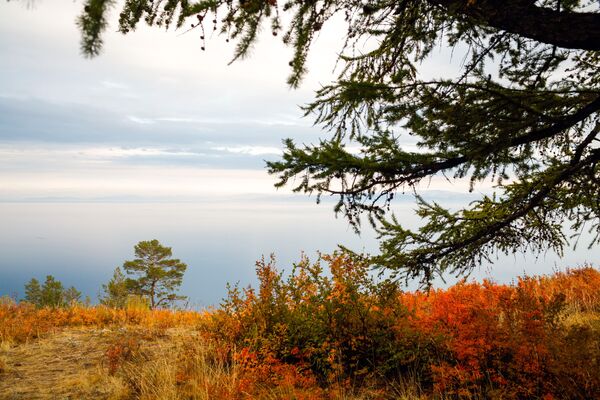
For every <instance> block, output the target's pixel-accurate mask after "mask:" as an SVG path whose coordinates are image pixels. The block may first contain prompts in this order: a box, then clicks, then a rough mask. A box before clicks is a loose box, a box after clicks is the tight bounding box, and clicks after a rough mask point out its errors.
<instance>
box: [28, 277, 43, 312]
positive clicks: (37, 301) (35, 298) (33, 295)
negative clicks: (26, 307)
mask: <svg viewBox="0 0 600 400" xmlns="http://www.w3.org/2000/svg"><path fill="white" fill-rule="evenodd" d="M25 301H27V302H29V303H31V304H34V305H35V306H36V307H41V306H42V287H41V286H40V282H39V281H38V280H37V279H35V278H31V280H30V281H29V282H28V283H27V284H25Z"/></svg>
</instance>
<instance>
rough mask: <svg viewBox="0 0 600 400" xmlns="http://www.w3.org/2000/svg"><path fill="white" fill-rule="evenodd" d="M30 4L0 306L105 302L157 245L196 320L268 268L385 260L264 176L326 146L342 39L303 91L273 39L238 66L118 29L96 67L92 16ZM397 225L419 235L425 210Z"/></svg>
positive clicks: (16, 62) (192, 45)
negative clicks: (319, 144) (57, 299)
mask: <svg viewBox="0 0 600 400" xmlns="http://www.w3.org/2000/svg"><path fill="white" fill-rule="evenodd" d="M28 4H31V2H26V1H21V2H19V1H11V2H0V60H1V61H0V220H1V221H3V229H2V231H1V232H0V246H1V250H2V251H1V253H0V294H12V293H17V294H19V293H21V291H22V285H23V283H24V282H25V281H26V280H28V279H29V278H31V277H33V276H35V277H37V278H38V279H43V277H44V275H46V274H49V273H52V274H54V275H56V276H57V277H58V278H59V279H61V280H63V281H64V282H65V283H66V284H68V285H71V284H72V285H75V286H77V287H79V288H81V289H83V291H84V293H86V294H88V295H90V296H91V297H92V298H95V295H96V292H97V288H98V287H99V286H100V284H101V283H102V282H103V281H105V280H106V279H108V277H109V276H110V275H111V273H112V270H113V269H114V267H116V266H117V265H120V264H122V262H123V261H124V260H125V259H127V258H132V256H133V250H132V249H133V245H134V244H135V243H136V242H137V241H139V240H148V239H153V238H157V239H159V240H161V241H162V242H163V243H164V244H166V245H169V246H172V247H173V251H174V255H175V256H176V257H179V258H181V259H182V260H183V261H186V262H187V263H188V264H189V270H188V273H187V275H186V279H185V283H184V287H183V291H184V293H185V294H187V295H189V296H190V297H191V298H192V300H193V301H194V302H195V303H197V304H211V303H215V302H217V301H218V299H219V298H221V297H222V296H223V295H224V293H225V290H224V287H225V283H226V282H228V281H229V282H235V281H238V280H239V281H241V282H242V283H243V284H245V283H248V282H251V281H252V275H253V263H254V260H256V259H258V258H259V257H260V256H261V255H262V254H268V253H270V252H275V253H276V254H277V255H278V256H279V259H280V261H281V262H280V264H281V265H282V266H289V264H290V263H291V262H292V261H293V260H297V259H298V258H299V256H300V253H301V252H302V251H306V252H307V253H308V254H309V255H312V256H313V257H314V254H315V252H316V251H317V250H322V251H325V252H328V251H332V250H333V249H335V246H336V244H337V243H344V244H350V245H352V246H353V247H354V248H357V249H359V250H360V249H364V250H366V251H370V252H373V251H376V248H377V246H376V241H375V240H374V238H373V235H372V233H369V232H366V233H365V234H364V235H363V236H361V237H359V236H356V235H355V234H354V233H353V232H352V230H351V229H349V227H348V226H347V224H346V222H345V221H343V220H342V219H336V218H335V217H334V215H333V213H332V210H331V208H332V207H331V204H330V203H327V202H326V203H325V204H323V205H316V204H315V203H314V199H310V198H306V197H304V196H294V197H292V196H290V191H289V189H281V190H278V191H276V190H275V189H274V188H273V183H274V178H273V177H269V176H268V175H267V174H266V172H265V169H264V160H271V159H276V158H277V157H278V156H279V155H280V154H281V140H282V139H283V138H286V137H292V138H294V139H295V140H296V141H297V142H300V143H311V142H315V141H316V140H318V138H319V137H320V136H322V135H324V133H323V132H321V131H320V130H319V128H318V127H314V126H312V120H311V119H310V118H302V117H301V116H302V112H301V110H300V109H299V107H298V106H299V105H302V104H305V103H307V102H308V101H310V100H311V99H312V96H313V92H314V90H315V89H317V88H319V87H320V85H321V84H325V83H327V82H329V81H330V80H331V78H332V76H333V75H332V71H333V68H334V65H335V54H336V52H337V51H339V50H340V45H341V43H339V41H338V39H339V35H338V34H336V32H335V26H333V27H327V26H326V27H325V29H324V30H323V31H322V32H321V34H320V37H319V38H318V39H317V41H316V44H315V46H314V48H313V52H312V53H311V55H310V58H309V64H308V67H309V71H310V73H309V74H308V76H307V77H306V79H305V82H304V83H303V85H302V86H301V88H300V89H298V90H290V89H289V88H288V87H287V86H286V84H285V81H286V77H287V75H288V73H289V67H288V61H289V56H290V50H289V49H287V48H285V47H283V45H282V44H281V43H280V41H279V38H274V37H273V36H272V35H270V34H269V32H266V34H265V35H263V36H262V38H261V40H260V43H259V44H258V45H257V46H256V49H255V50H254V51H253V54H252V57H250V58H248V59H246V60H243V61H239V62H236V63H234V64H233V65H227V64H228V61H229V59H230V57H231V54H232V51H233V44H232V43H226V42H225V40H224V38H220V37H213V38H210V39H209V40H208V42H207V46H206V47H207V49H206V51H201V49H200V47H201V45H202V43H201V41H200V39H199V37H198V34H197V33H196V32H194V31H192V32H190V33H188V34H184V35H181V34H180V33H181V32H174V31H170V32H164V31H162V30H158V29H153V30H150V29H148V28H146V27H144V26H140V28H139V29H138V31H136V32H134V33H132V34H129V35H127V36H123V35H121V34H118V33H116V32H115V31H116V25H115V23H114V22H115V18H114V15H113V18H111V21H112V23H113V24H112V25H111V27H110V28H109V29H108V32H107V33H106V35H105V48H104V51H103V53H102V55H101V56H100V57H97V58H95V59H92V60H89V59H85V58H84V57H82V56H81V54H80V50H79V32H78V30H77V28H76V25H75V19H76V17H77V15H78V13H79V11H80V8H81V2H79V1H75V2H73V1H59V0H56V1H54V0H53V1H50V0H37V1H36V2H35V3H34V6H33V7H27V5H28ZM114 14H116V12H115V13H114ZM444 57H446V59H447V58H448V57H447V56H444V52H443V51H442V52H441V54H440V55H439V56H438V59H439V60H442V61H444V60H445V58H444ZM446 61H447V60H446ZM424 68H425V69H426V70H427V72H428V73H431V74H435V75H438V74H441V73H446V72H448V71H449V70H450V69H451V68H450V67H448V65H447V64H444V63H443V62H440V63H439V64H437V63H435V62H434V63H430V64H428V65H426V66H424ZM428 189H429V190H432V191H434V192H432V193H434V195H436V196H438V197H440V198H442V199H446V200H451V201H455V202H457V204H458V203H460V202H463V203H464V202H465V201H468V200H469V199H472V197H470V196H469V195H467V194H466V184H465V183H457V184H454V185H451V184H449V183H447V182H445V181H444V180H433V181H432V182H430V183H429V186H428ZM482 190H485V188H483V189H482ZM398 210H399V211H398V212H399V213H400V215H402V216H403V220H405V221H407V222H408V223H409V224H417V223H418V220H417V219H416V218H415V217H414V215H413V213H412V200H411V198H410V197H407V198H404V199H401V200H400V204H399V206H398ZM583 247H584V246H583ZM596 255H597V254H596V253H595V252H589V251H586V250H582V249H580V250H578V251H571V252H568V254H567V258H565V259H564V260H559V259H558V258H557V257H555V256H554V255H552V254H550V255H545V256H543V257H541V259H538V260H537V261H536V260H535V259H533V258H532V257H526V258H523V257H518V258H502V260H501V262H499V263H498V264H502V265H501V268H494V269H493V270H489V269H484V270H483V271H480V272H479V275H478V276H479V277H481V276H492V277H494V278H496V279H499V280H504V281H507V280H510V278H511V277H514V276H515V275H516V274H519V273H522V272H524V271H526V272H530V273H533V272H549V271H551V270H552V268H553V267H554V266H558V267H563V266H565V264H566V265H574V264H580V263H583V262H585V261H591V260H592V259H593V257H595V256H596Z"/></svg>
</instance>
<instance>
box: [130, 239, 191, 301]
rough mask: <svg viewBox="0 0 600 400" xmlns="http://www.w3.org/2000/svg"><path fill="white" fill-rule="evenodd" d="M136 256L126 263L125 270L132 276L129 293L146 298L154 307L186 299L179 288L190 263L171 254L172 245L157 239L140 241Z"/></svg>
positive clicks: (136, 246) (136, 247)
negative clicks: (166, 244) (164, 243)
mask: <svg viewBox="0 0 600 400" xmlns="http://www.w3.org/2000/svg"><path fill="white" fill-rule="evenodd" d="M135 256H136V257H137V258H136V259H134V260H131V261H125V263H124V264H123V269H124V270H125V272H126V273H127V274H128V275H130V276H133V278H127V280H126V287H127V288H128V290H129V292H130V293H133V294H136V295H139V296H142V297H145V298H147V299H148V300H149V301H150V308H152V309H154V308H157V307H160V306H163V307H164V306H168V305H171V304H173V302H175V301H177V300H183V299H185V297H184V296H180V295H177V294H176V291H177V290H178V289H179V286H181V283H182V281H183V274H184V273H185V270H186V269H187V265H186V264H185V263H183V262H181V261H180V260H178V259H175V258H171V256H172V252H171V248H170V247H165V246H163V245H161V244H160V242H159V241H158V240H156V239H154V240H147V241H141V242H139V243H138V244H136V245H135Z"/></svg>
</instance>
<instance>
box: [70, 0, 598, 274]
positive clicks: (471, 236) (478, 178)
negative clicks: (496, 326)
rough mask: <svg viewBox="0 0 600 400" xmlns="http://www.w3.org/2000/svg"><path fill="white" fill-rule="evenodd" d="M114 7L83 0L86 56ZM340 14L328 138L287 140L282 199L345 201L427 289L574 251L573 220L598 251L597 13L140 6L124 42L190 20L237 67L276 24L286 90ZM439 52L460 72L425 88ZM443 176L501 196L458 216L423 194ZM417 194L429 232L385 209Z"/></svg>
mask: <svg viewBox="0 0 600 400" xmlns="http://www.w3.org/2000/svg"><path fill="white" fill-rule="evenodd" d="M112 4H113V2H112V1H107V0H88V1H87V2H86V6H85V9H84V11H83V13H82V16H81V18H80V19H79V25H80V27H81V30H82V49H83V51H84V53H85V54H87V55H96V54H98V52H99V51H100V45H101V33H102V30H103V29H104V28H105V27H106V26H107V24H108V22H107V19H106V15H107V11H108V10H109V8H110V6H111V5H112ZM178 12H179V14H177V13H178ZM337 15H341V16H343V18H344V19H345V22H346V30H345V31H344V32H343V33H342V32H340V33H342V34H343V35H344V39H345V45H344V47H343V49H342V52H341V54H342V56H341V57H340V62H341V65H342V68H341V72H340V75H339V76H338V78H337V80H336V81H334V82H333V83H332V84H330V85H327V86H325V87H323V88H322V89H321V90H319V91H318V92H317V95H316V96H317V97H316V99H315V101H314V102H313V103H311V104H309V105H308V106H306V108H305V111H306V113H307V114H311V115H314V116H315V118H316V122H317V123H318V124H321V126H323V127H324V128H326V129H328V130H330V131H331V135H330V137H329V138H328V139H324V140H322V141H321V142H320V143H318V144H317V145H308V146H307V145H302V146H299V145H297V144H296V143H295V142H294V141H293V140H291V139H288V140H286V141H285V145H286V150H285V152H284V155H283V158H282V160H280V161H276V162H271V163H268V170H269V172H270V173H272V174H275V175H277V176H278V177H279V182H278V184H277V185H278V186H282V185H286V184H288V183H291V182H294V181H295V182H296V183H295V186H294V190H296V191H299V192H305V193H316V194H317V195H318V196H321V195H323V194H325V195H333V196H335V197H336V198H337V199H338V203H337V205H336V207H335V211H336V212H341V213H343V214H344V215H345V216H346V217H347V218H348V220H349V221H350V222H351V223H352V224H353V225H354V226H355V228H356V229H357V230H359V229H360V228H361V225H360V222H361V217H363V216H365V215H366V217H367V219H368V221H369V222H370V223H371V224H372V225H373V226H375V228H376V229H377V230H378V232H379V234H380V239H381V252H380V254H379V255H377V256H376V257H374V258H373V259H372V262H373V263H374V264H375V265H380V266H384V267H387V268H388V269H391V270H392V272H394V273H397V274H401V275H402V276H404V277H406V279H409V278H420V279H421V281H422V282H423V283H424V284H428V283H430V282H431V280H432V279H433V277H434V276H435V275H441V274H443V273H445V272H452V273H455V274H457V275H466V274H468V273H469V272H470V271H471V270H472V269H473V268H474V267H476V266H478V265H481V263H482V262H492V261H493V260H494V259H495V257H496V255H497V254H499V253H504V254H512V253H515V252H517V251H525V250H529V251H533V252H542V251H546V250H547V249H551V250H554V251H556V252H558V253H559V254H562V251H563V249H564V247H565V246H566V245H567V244H569V243H570V236H569V234H568V232H567V231H566V230H565V223H564V221H567V222H568V223H569V225H568V226H566V228H568V229H570V230H571V232H574V236H575V237H577V236H578V235H579V234H580V233H581V232H582V231H584V230H586V229H587V230H589V231H591V233H592V235H593V236H592V242H591V244H590V246H591V245H593V244H595V243H597V242H598V239H599V237H600V236H599V235H600V201H598V199H599V198H600V190H599V188H600V185H599V182H600V166H599V165H600V164H599V162H600V149H599V148H598V141H599V138H598V135H599V134H600V115H599V111H600V73H598V71H599V70H600V3H599V2H596V1H587V0H586V1H584V0H541V1H534V0H502V1H501V0H394V1H387V0H381V1H379V0H376V1H368V2H367V1H348V0H342V1H333V0H317V1H309V2H305V1H294V0H287V1H283V2H281V3H279V2H277V1H270V0H268V1H265V0H239V1H238V0H236V1H229V0H215V1H200V2H189V1H187V0H174V1H168V2H165V3H161V6H160V7H158V6H156V4H155V2H154V1H152V0H128V1H126V2H125V3H124V6H123V8H122V10H121V12H120V18H119V30H120V31H121V32H123V33H127V32H129V31H131V30H133V29H135V27H136V26H137V25H138V23H139V21H140V20H142V19H143V20H144V21H145V22H146V23H147V24H149V25H156V26H166V27H169V25H171V24H173V23H175V25H176V26H177V27H181V26H183V24H184V22H186V21H189V20H190V19H191V20H192V27H191V28H190V29H196V28H198V29H202V30H204V29H205V28H206V29H211V28H212V29H215V30H217V29H219V31H220V32H221V33H222V34H224V35H227V37H228V39H231V40H233V41H235V42H237V46H236V48H235V50H234V59H238V58H240V57H244V56H246V55H248V52H249V49H250V48H251V46H252V45H253V44H254V43H255V41H256V39H257V37H258V36H257V35H258V32H259V31H260V28H261V27H262V26H264V25H265V24H266V23H270V26H271V28H272V30H273V33H274V34H275V35H278V34H279V33H282V35H281V37H282V38H283V41H284V43H286V44H288V45H290V46H291V47H292V48H293V50H294V53H293V58H292V60H291V61H290V66H291V71H292V72H291V76H290V78H289V80H288V83H289V84H290V85H291V86H292V87H296V86H298V85H299V83H300V81H301V78H302V77H303V75H304V73H305V72H306V60H307V57H308V55H309V49H310V46H311V43H312V42H313V39H314V38H315V37H316V36H318V32H319V31H320V30H321V29H322V28H323V26H324V25H325V24H328V23H329V22H330V21H331V20H332V19H335V17H336V16H337ZM210 21H212V22H210ZM285 21H289V22H288V23H287V25H286V24H285ZM284 25H285V26H284ZM202 40H203V39H202ZM440 47H447V48H451V49H452V52H453V58H452V60H456V61H455V62H454V64H455V65H449V66H448V68H444V66H438V67H439V68H438V69H439V70H441V71H448V72H444V73H442V74H441V76H429V75H431V74H430V73H429V74H428V73H427V72H426V71H424V70H423V67H422V66H423V65H426V64H427V62H431V61H432V59H433V58H434V57H435V56H436V53H437V49H439V48H440ZM437 57H438V59H439V56H437ZM438 59H436V60H438ZM451 63H452V62H451ZM455 67H458V69H460V71H459V72H458V73H452V72H449V71H453V70H455V69H456V68H455ZM408 143H412V146H411V147H408V146H407V144H408ZM415 146H416V150H415ZM350 147H352V148H353V149H356V148H358V149H360V151H359V152H356V151H351V149H350ZM431 177H445V178H447V179H449V180H459V179H463V180H467V181H468V182H470V185H471V190H474V189H475V188H477V187H478V185H480V184H481V183H482V182H483V181H485V180H488V181H493V182H495V184H496V188H495V191H494V193H493V194H488V195H482V196H481V197H480V198H479V199H478V200H477V201H474V202H473V203H471V204H470V205H469V206H466V207H464V208H462V209H458V210H455V209H454V210H453V209H449V208H448V207H447V206H444V205H442V204H438V203H435V202H431V201H427V200H426V199H425V198H424V197H423V196H420V195H419V193H418V192H417V190H418V189H419V183H421V182H427V180H428V179H429V178H431ZM412 191H415V194H416V203H417V207H418V208H417V214H418V216H419V217H421V218H422V219H423V223H422V224H421V226H420V227H419V228H417V229H407V228H406V227H405V226H403V225H402V223H401V221H399V220H398V219H397V218H395V216H394V215H393V213H391V212H390V211H389V209H388V207H389V205H390V202H391V201H392V200H393V198H394V196H396V197H397V196H398V195H400V194H403V193H404V192H409V193H410V192H412ZM318 198H319V197H318Z"/></svg>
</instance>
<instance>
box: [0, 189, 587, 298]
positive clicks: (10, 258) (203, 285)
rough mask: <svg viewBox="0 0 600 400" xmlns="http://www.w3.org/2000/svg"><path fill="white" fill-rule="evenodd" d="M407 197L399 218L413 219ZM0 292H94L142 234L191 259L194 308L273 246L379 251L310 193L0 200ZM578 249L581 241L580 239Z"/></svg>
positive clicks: (529, 261) (246, 277)
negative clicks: (32, 284) (54, 288)
mask: <svg viewBox="0 0 600 400" xmlns="http://www.w3.org/2000/svg"><path fill="white" fill-rule="evenodd" d="M411 209H412V205H409V204H406V205H404V206H403V207H401V209H400V211H399V215H400V217H401V220H403V221H406V222H408V223H412V224H415V223H416V222H417V221H416V218H415V217H414V215H413V213H412V211H411ZM0 221H2V225H3V229H2V230H1V231H0V249H1V250H2V251H1V252H0V294H16V295H19V296H20V295H21V294H22V288H23V284H24V283H25V282H26V281H27V280H29V279H30V278H31V277H36V278H38V279H43V278H44V276H45V275H46V274H53V275H55V276H56V277H57V278H58V279H60V280H61V281H63V283H64V284H65V285H75V286H76V287H77V288H79V289H80V290H82V291H83V292H84V294H86V295H89V296H90V297H91V298H92V300H95V299H96V297H97V294H98V290H99V288H100V285H101V284H102V283H103V282H106V281H107V280H108V279H109V278H110V276H111V274H112V271H113V269H114V268H115V267H116V266H120V265H122V263H123V261H124V260H127V259H132V258H133V246H134V245H135V244H136V243H137V242H138V241H140V240H149V239H154V238H156V239H158V240H160V241H161V242H162V243H163V244H164V245H167V246H171V247H172V248H173V254H174V256H175V257H176V258H180V259H181V260H183V261H184V262H186V263H187V264H188V270H187V272H186V275H185V278H184V284H183V286H182V292H183V294H185V295H188V296H189V297H190V299H191V301H192V303H193V304H195V305H197V306H203V305H210V304H215V303H218V301H219V300H220V299H221V298H222V297H223V296H224V294H225V285H226V283H227V282H236V281H239V282H240V283H241V284H243V285H247V284H249V283H253V282H254V262H255V261H256V260H257V259H259V258H260V257H261V256H262V255H268V254H270V253H275V254H276V256H277V259H278V265H279V266H280V267H285V268H289V266H290V265H291V263H292V262H294V261H296V260H298V259H299V257H300V254H301V252H302V251H304V252H306V254H308V255H309V256H311V257H314V256H315V254H316V251H318V250H320V251H323V252H331V251H332V250H334V249H335V248H336V244H338V243H344V244H346V245H349V247H351V248H353V249H355V250H361V249H364V250H366V251H371V252H373V251H376V249H377V245H376V241H375V240H374V238H373V235H372V234H365V235H363V237H358V236H356V235H355V234H354V233H353V232H352V231H351V229H350V228H348V226H347V224H346V222H345V221H344V220H343V219H341V218H340V219H336V218H335V217H334V215H333V213H332V211H331V204H322V205H315V204H314V203H313V202H312V201H310V200H308V199H307V201H290V202H286V201H265V200H253V201H246V202H243V203H242V202H235V201H223V202H217V201H211V202H196V203H0ZM581 247H582V248H584V247H585V246H581ZM598 253H599V252H598V249H597V248H595V249H593V250H591V251H587V250H585V249H583V250H578V251H569V252H568V253H567V255H566V257H565V258H564V259H563V260H560V259H558V258H557V257H556V256H555V255H553V254H548V255H545V256H542V257H540V258H539V259H537V261H536V259H535V258H534V257H531V256H529V257H523V256H517V257H502V258H501V259H500V260H499V261H498V262H497V263H496V267H494V268H492V269H488V268H483V269H482V270H480V271H476V272H475V274H474V277H476V278H481V277H492V278H494V279H496V280H499V281H510V280H511V279H512V278H513V277H515V276H516V275H519V274H522V273H523V272H527V273H540V272H542V273H544V272H551V271H552V269H553V268H555V267H558V268H561V267H564V266H574V265H579V264H582V263H584V262H586V261H595V260H596V259H597V258H598Z"/></svg>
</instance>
